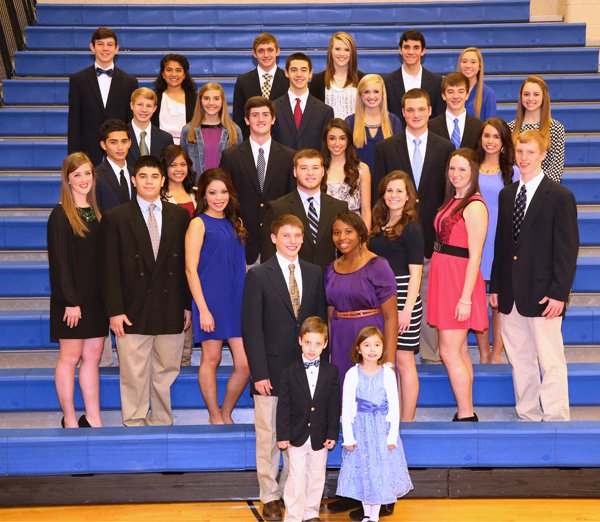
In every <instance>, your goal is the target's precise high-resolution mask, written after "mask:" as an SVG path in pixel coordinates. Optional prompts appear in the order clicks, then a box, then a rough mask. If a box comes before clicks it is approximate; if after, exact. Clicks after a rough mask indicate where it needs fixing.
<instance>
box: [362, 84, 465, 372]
mask: <svg viewBox="0 0 600 522" xmlns="http://www.w3.org/2000/svg"><path fill="white" fill-rule="evenodd" d="M402 112H403V114H404V118H405V120H406V129H405V130H404V131H403V132H400V133H398V134H396V135H395V136H392V137H391V138H387V139H386V140H383V141H382V142H380V143H378V144H377V146H376V147H375V169H374V175H373V177H372V184H373V185H372V189H371V194H373V195H375V196H376V195H377V194H378V191H377V187H378V186H379V182H380V181H381V179H382V178H383V177H384V176H385V175H386V174H388V173H389V172H391V171H392V170H397V169H399V170H403V171H404V172H407V173H408V174H410V176H411V178H412V180H413V182H414V184H415V187H416V188H417V194H418V196H419V218H420V220H421V225H422V227H423V235H424V236H425V262H424V264H423V277H422V279H421V298H422V299H423V316H424V317H425V313H426V312H425V307H426V299H425V297H426V296H427V283H428V279H429V260H430V258H431V254H432V253H433V242H434V240H435V231H434V229H433V220H434V219H435V215H436V213H437V210H438V208H439V207H440V205H441V204H442V203H443V202H444V195H445V192H446V177H445V173H446V163H447V162H448V156H450V153H451V152H452V151H453V150H454V145H452V143H450V142H449V141H448V140H445V139H444V138H442V137H440V136H438V135H437V134H434V133H433V132H428V131H427V123H428V121H429V116H430V115H431V104H430V101H429V95H428V94H427V93H426V92H425V91H424V90H422V89H411V90H410V91H408V92H407V93H406V94H405V95H404V97H403V98H402ZM373 203H374V202H373ZM420 355H421V362H436V363H437V362H440V355H439V349H438V343H437V332H436V330H435V329H434V328H431V327H429V326H427V325H425V324H423V327H422V329H421V354H420Z"/></svg>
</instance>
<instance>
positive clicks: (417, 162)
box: [412, 138, 423, 188]
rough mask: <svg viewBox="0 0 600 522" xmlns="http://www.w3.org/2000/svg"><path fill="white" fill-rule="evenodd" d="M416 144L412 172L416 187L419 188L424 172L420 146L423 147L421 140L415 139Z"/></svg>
mask: <svg viewBox="0 0 600 522" xmlns="http://www.w3.org/2000/svg"><path fill="white" fill-rule="evenodd" d="M413 143H414V144H415V152H414V153H413V157H412V171H413V177H414V178H415V185H416V187H417V188H419V182H420V181H421V173H422V172H423V155H422V154H421V149H420V148H419V145H421V140H420V139H419V138H415V139H414V140H413Z"/></svg>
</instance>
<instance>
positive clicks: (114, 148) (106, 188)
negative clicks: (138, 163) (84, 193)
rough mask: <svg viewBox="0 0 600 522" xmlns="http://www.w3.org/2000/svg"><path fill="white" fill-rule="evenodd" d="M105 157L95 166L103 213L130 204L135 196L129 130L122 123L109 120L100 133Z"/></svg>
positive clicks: (99, 199) (98, 195)
mask: <svg viewBox="0 0 600 522" xmlns="http://www.w3.org/2000/svg"><path fill="white" fill-rule="evenodd" d="M98 134H99V136H100V146H101V147H102V150H104V152H105V154H106V157H105V158H104V160H103V161H102V163H100V165H96V167H95V171H96V200H97V202H98V206H99V207H100V211H101V212H103V213H104V212H106V211H107V210H109V209H111V208H113V207H116V206H117V205H121V204H123V203H127V202H128V201H130V200H131V199H134V198H135V196H136V190H135V185H133V183H132V182H131V169H132V166H131V165H130V164H128V163H127V155H128V154H129V148H130V147H131V138H130V134H129V127H128V126H127V124H126V123H125V122H123V121H121V120H115V119H111V120H106V121H105V122H104V123H103V124H102V125H101V126H100V130H99V132H98Z"/></svg>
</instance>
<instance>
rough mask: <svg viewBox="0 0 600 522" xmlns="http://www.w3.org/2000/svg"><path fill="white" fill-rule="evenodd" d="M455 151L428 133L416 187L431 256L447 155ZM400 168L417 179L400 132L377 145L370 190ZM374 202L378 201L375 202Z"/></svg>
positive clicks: (375, 189) (426, 243) (426, 244)
mask: <svg viewBox="0 0 600 522" xmlns="http://www.w3.org/2000/svg"><path fill="white" fill-rule="evenodd" d="M453 150H455V149H454V145H453V144H452V143H451V142H449V141H448V140H445V139H444V138H442V137H440V136H438V135H437V134H434V133H433V132H430V133H428V135H427V149H426V150H425V158H423V171H422V172H421V181H420V183H419V187H418V189H417V193H418V196H419V218H420V220H421V225H422V227H423V236H424V237H425V257H427V258H430V257H431V254H432V252H433V242H434V240H435V231H434V229H433V220H434V219H435V215H436V214H437V211H438V208H439V207H440V206H441V204H442V203H443V202H444V196H445V193H446V176H445V174H446V163H447V162H448V156H449V155H450V153H451V152H452V151H453ZM396 169H400V170H403V171H404V172H406V173H408V174H410V176H411V178H412V180H413V183H414V182H415V180H414V177H413V173H412V167H411V164H410V156H409V154H408V147H407V145H406V133H405V132H400V133H398V134H396V135H394V136H392V137H391V138H387V139H386V140H383V141H381V142H379V143H378V144H377V145H376V147H375V169H374V175H373V176H372V177H371V193H372V194H374V195H375V197H376V196H377V193H378V192H377V189H378V187H379V182H380V181H381V180H382V179H383V177H384V176H385V175H386V174H387V173H389V172H391V171H392V170H396ZM373 203H375V201H373Z"/></svg>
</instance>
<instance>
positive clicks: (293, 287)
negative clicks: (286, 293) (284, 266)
mask: <svg viewBox="0 0 600 522" xmlns="http://www.w3.org/2000/svg"><path fill="white" fill-rule="evenodd" d="M295 268H296V267H295V266H294V263H290V299H291V300H292V308H293V309H294V315H295V316H296V317H298V312H299V311H300V292H299V291H298V283H296V277H295V276H294V269H295Z"/></svg>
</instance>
